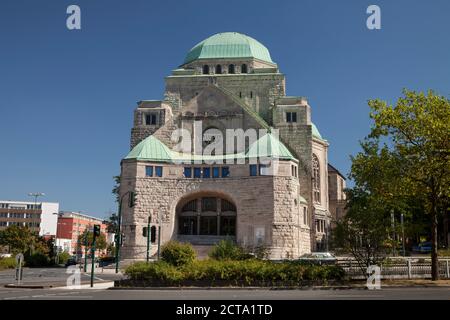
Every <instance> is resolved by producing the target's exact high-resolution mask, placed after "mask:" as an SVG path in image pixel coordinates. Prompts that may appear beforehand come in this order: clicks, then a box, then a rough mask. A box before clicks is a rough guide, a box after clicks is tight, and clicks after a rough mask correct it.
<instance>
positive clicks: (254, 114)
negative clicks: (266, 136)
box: [214, 85, 270, 131]
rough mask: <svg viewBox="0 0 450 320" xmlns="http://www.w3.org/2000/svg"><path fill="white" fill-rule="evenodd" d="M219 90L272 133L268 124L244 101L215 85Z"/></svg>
mask: <svg viewBox="0 0 450 320" xmlns="http://www.w3.org/2000/svg"><path fill="white" fill-rule="evenodd" d="M214 86H215V87H216V88H217V89H219V90H220V91H221V92H222V93H224V94H225V95H227V96H228V97H229V98H230V99H232V100H233V101H234V102H235V103H236V104H237V105H239V106H241V107H242V109H244V110H245V112H246V113H247V114H249V115H250V116H251V117H252V118H253V119H254V120H255V121H256V122H257V123H258V124H259V125H260V126H261V127H262V128H264V129H267V130H268V131H270V126H269V125H268V124H267V122H266V121H265V120H264V119H263V118H261V116H260V115H259V114H258V112H256V111H255V110H253V109H252V108H251V107H249V106H248V105H247V104H246V103H245V102H244V101H242V100H241V99H239V98H238V97H235V96H234V94H233V93H231V92H230V91H228V90H227V89H225V88H222V87H219V86H218V85H214Z"/></svg>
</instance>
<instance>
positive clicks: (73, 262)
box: [65, 257, 77, 268]
mask: <svg viewBox="0 0 450 320" xmlns="http://www.w3.org/2000/svg"><path fill="white" fill-rule="evenodd" d="M76 264H77V259H76V258H75V257H70V258H69V259H68V260H67V261H66V264H65V266H66V268H67V267H68V266H75V265H76Z"/></svg>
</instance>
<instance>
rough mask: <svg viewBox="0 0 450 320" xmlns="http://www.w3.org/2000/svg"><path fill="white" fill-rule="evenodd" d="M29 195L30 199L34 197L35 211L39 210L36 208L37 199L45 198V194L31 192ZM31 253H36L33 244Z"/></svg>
mask: <svg viewBox="0 0 450 320" xmlns="http://www.w3.org/2000/svg"><path fill="white" fill-rule="evenodd" d="M28 195H29V196H30V197H34V210H37V208H36V207H37V199H38V197H43V196H45V193H43V192H30V193H28ZM38 230H39V229H38ZM30 253H31V254H33V253H34V245H33V244H31V246H30Z"/></svg>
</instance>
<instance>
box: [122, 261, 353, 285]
mask: <svg viewBox="0 0 450 320" xmlns="http://www.w3.org/2000/svg"><path fill="white" fill-rule="evenodd" d="M125 274H126V275H127V276H128V277H129V278H130V279H132V280H144V281H153V282H157V283H158V284H161V282H162V283H163V284H166V285H180V284H183V283H184V284H186V283H187V282H197V283H198V282H203V284H208V285H214V284H215V283H220V282H221V283H224V282H225V283H226V284H231V285H286V286H290V285H291V286H292V285H301V283H302V282H303V281H321V282H326V281H329V280H338V281H339V280H342V279H344V276H345V272H344V270H343V269H342V268H340V267H338V266H334V265H333V266H312V265H310V266H307V265H299V264H296V263H291V262H281V263H275V262H271V261H265V260H258V259H248V260H214V259H207V260H201V261H195V262H193V263H191V264H185V265H182V266H179V267H176V266H174V265H172V264H169V263H166V262H164V261H161V262H154V263H149V264H147V263H136V264H134V265H131V266H129V267H128V268H127V269H126V271H125Z"/></svg>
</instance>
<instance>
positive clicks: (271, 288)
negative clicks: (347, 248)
mask: <svg viewBox="0 0 450 320" xmlns="http://www.w3.org/2000/svg"><path fill="white" fill-rule="evenodd" d="M349 289H358V290H367V288H366V287H365V286H360V287H352V286H339V287H322V286H317V287H111V288H108V290H169V291H170V290H187V291H190V290H273V291H275V290H279V291H281V290H349Z"/></svg>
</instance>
